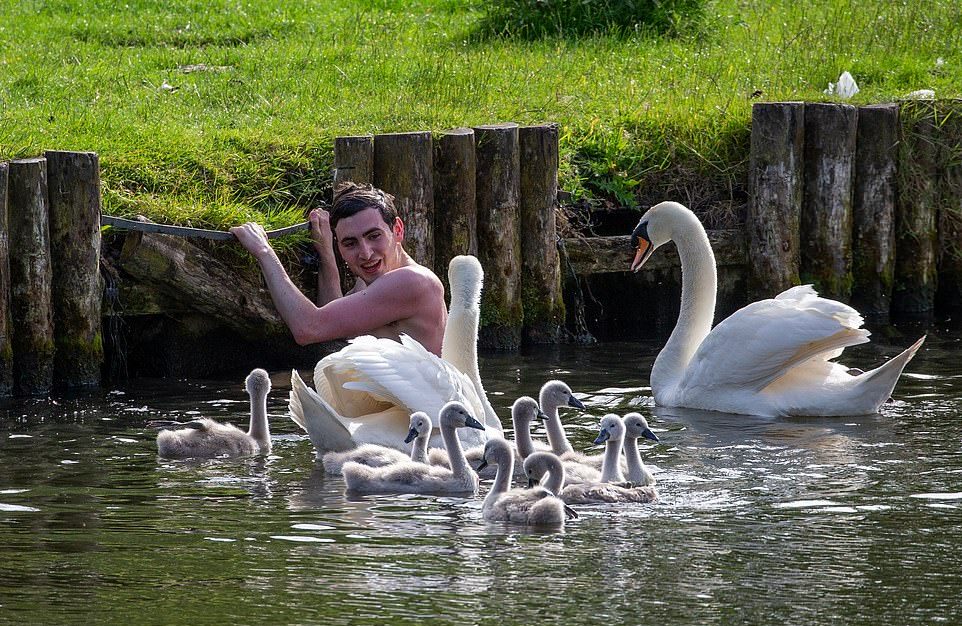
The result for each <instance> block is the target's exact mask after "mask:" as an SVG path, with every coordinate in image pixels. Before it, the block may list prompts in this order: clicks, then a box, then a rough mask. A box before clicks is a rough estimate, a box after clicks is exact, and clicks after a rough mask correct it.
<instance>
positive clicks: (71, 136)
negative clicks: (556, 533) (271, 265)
mask: <svg viewBox="0 0 962 626" xmlns="http://www.w3.org/2000/svg"><path fill="white" fill-rule="evenodd" d="M168 5H169V7H168ZM482 7H483V5H481V4H478V5H474V6H465V5H464V3H462V2H458V1H455V0H414V1H405V2H402V1H400V0H397V1H392V0H367V1H366V2H350V1H346V0H345V1H338V0H314V1H310V0H276V1H275V2H256V1H254V0H204V1H203V2H201V1H199V0H126V1H125V2H112V1H107V0H20V1H19V2H4V3H2V4H0V159H11V158H16V157H23V156H29V155H35V154H38V153H40V152H42V151H43V150H45V149H58V150H92V151H96V152H98V153H99V154H100V157H101V163H102V166H103V181H104V187H105V211H107V212H110V213H113V214H118V215H130V214H134V213H138V212H139V213H145V214H147V215H149V216H150V217H152V218H154V219H156V220H159V221H167V222H176V223H183V224H195V225H202V226H207V227H215V228H220V227H225V226H227V225H230V224H234V223H238V222H240V221H242V220H244V219H249V218H254V219H258V220H260V221H262V222H265V223H266V224H267V225H268V226H269V227H277V226H281V225H285V224H289V223H292V222H295V221H299V220H300V219H301V214H302V211H303V209H305V208H307V207H310V206H312V205H314V204H316V203H317V202H318V201H319V200H320V199H322V198H324V197H325V195H326V194H328V193H329V186H330V181H331V173H332V172H331V170H332V144H333V139H334V137H336V136H338V135H348V134H370V133H379V132H393V131H409V130H431V131H441V130H444V129H446V128H450V127H454V126H471V125H478V124H487V123H492V122H498V121H515V122H519V123H522V124H526V123H537V122H544V121H552V122H558V123H560V124H561V126H562V172H561V174H562V185H563V186H564V188H566V189H567V190H569V191H571V192H573V193H574V194H575V195H576V196H577V197H591V198H604V199H608V200H613V201H615V202H620V203H639V202H642V203H643V202H649V201H652V200H657V199H661V198H665V197H671V198H677V199H680V200H682V201H684V202H687V203H690V204H691V205H693V206H694V207H695V208H702V209H705V208H715V209H717V210H718V211H719V212H720V213H721V214H724V213H725V212H726V211H729V212H730V211H732V210H734V209H733V208H732V207H737V205H738V204H739V202H742V201H743V195H744V184H745V183H744V181H745V171H746V168H747V153H748V151H747V146H748V133H749V124H750V114H751V105H752V103H753V102H756V101H758V100H825V99H827V98H828V97H827V96H825V95H824V94H823V90H824V89H825V88H826V86H827V84H828V82H829V81H835V80H836V79H837V77H838V75H839V73H840V72H841V71H842V70H848V71H850V72H851V73H852V74H853V75H854V76H855V78H856V80H857V81H858V83H859V86H860V88H861V90H862V91H861V93H859V94H858V96H857V97H856V98H855V99H854V100H853V101H854V102H857V103H867V102H881V101H890V100H892V99H893V98H897V97H899V96H901V95H904V94H905V93H907V92H909V91H912V90H915V89H919V88H932V89H935V91H936V93H937V94H938V95H939V96H940V97H959V96H960V92H962V52H960V51H962V8H960V7H962V3H957V2H953V1H951V0H942V1H934V0H904V1H887V0H883V1H874V2H870V1H868V0H813V1H809V2H797V1H795V0H770V1H761V0H741V1H739V0H716V1H715V2H709V3H708V4H707V5H706V6H705V15H704V18H703V20H702V21H701V22H700V23H699V26H698V27H697V28H692V29H691V30H690V31H689V30H686V29H684V28H680V29H678V32H675V33H674V34H673V36H653V35H646V34H638V33H634V32H632V31H630V30H628V31H626V29H623V28H614V27H613V28H612V29H611V30H609V31H606V32H601V33H598V32H595V33H594V34H590V35H582V36H570V35H566V36H560V37H542V38H539V39H534V40H526V39H520V38H518V39H513V38H510V37H495V38H491V37H479V36H478V29H479V28H481V26H482V24H483V23H484V20H485V18H486V14H485V13H484V9H483V8H482ZM939 59H941V61H939ZM198 66H199V67H198ZM757 92H760V94H758V93H757ZM753 94H756V95H755V98H754V99H753Z"/></svg>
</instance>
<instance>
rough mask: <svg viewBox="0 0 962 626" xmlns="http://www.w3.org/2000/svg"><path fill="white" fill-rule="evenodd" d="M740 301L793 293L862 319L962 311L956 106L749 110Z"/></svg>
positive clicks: (960, 117) (961, 185)
mask: <svg viewBox="0 0 962 626" xmlns="http://www.w3.org/2000/svg"><path fill="white" fill-rule="evenodd" d="M750 159H751V164H750V171H749V181H748V183H749V194H750V197H749V202H748V219H747V224H746V226H747V229H748V242H749V251H748V254H749V259H750V263H749V267H748V270H749V271H748V278H749V291H750V293H749V296H750V297H751V298H753V299H754V298H758V297H767V296H770V295H771V294H772V293H775V292H777V291H779V290H781V289H784V288H787V287H790V286H792V285H796V284H798V283H799V282H800V281H802V282H814V283H815V284H816V286H817V287H818V289H819V291H820V293H821V294H822V295H825V296H828V297H831V298H837V299H840V300H843V301H845V302H850V303H852V304H853V305H854V306H855V308H857V309H858V310H859V311H861V312H862V313H863V314H864V315H865V316H866V317H867V318H868V319H870V320H871V321H874V322H881V323H886V322H888V320H889V318H890V315H895V316H899V317H905V316H912V317H918V318H926V317H930V316H931V315H932V314H933V312H934V311H935V310H936V308H937V306H938V307H942V308H944V309H946V310H950V309H958V308H959V307H960V306H962V101H934V100H919V101H906V102H902V103H893V104H880V105H870V106H861V107H855V106H852V105H848V104H828V103H825V104H813V103H801V102H789V103H774V104H756V105H755V106H754V108H753V111H752V134H751V157H750Z"/></svg>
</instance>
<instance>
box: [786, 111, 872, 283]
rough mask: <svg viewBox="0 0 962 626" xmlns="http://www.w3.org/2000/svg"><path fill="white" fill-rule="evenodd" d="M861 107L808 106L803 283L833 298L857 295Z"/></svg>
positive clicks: (806, 122) (801, 269)
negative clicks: (855, 198)
mask: <svg viewBox="0 0 962 626" xmlns="http://www.w3.org/2000/svg"><path fill="white" fill-rule="evenodd" d="M857 125H858V109H856V108H855V107H854V106H852V105H850V104H831V103H811V104H806V105H805V153H804V160H805V194H804V198H803V199H802V220H801V232H802V233H803V235H802V236H803V237H804V238H805V240H806V241H805V243H804V244H803V245H802V256H801V266H800V273H801V278H802V282H809V281H811V282H814V283H815V287H816V289H818V291H819V293H820V294H821V295H823V296H825V297H828V298H838V299H842V300H848V299H849V297H850V296H851V293H852V193H853V190H854V187H853V181H854V172H855V169H854V166H855V141H856V137H857V130H858V126H857Z"/></svg>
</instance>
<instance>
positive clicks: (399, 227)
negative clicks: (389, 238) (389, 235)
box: [394, 217, 404, 241]
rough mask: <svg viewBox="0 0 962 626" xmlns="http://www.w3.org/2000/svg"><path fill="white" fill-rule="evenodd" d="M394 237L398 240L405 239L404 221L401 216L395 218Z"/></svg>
mask: <svg viewBox="0 0 962 626" xmlns="http://www.w3.org/2000/svg"><path fill="white" fill-rule="evenodd" d="M394 238H395V239H397V240H398V241H404V222H402V221H401V218H400V217H395V218H394Z"/></svg>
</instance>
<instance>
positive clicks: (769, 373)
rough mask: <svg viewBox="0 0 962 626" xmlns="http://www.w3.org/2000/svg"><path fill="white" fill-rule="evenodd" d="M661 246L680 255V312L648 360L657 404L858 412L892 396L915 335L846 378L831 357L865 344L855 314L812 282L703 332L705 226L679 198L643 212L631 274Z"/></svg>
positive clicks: (708, 283)
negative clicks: (906, 345) (898, 351)
mask: <svg viewBox="0 0 962 626" xmlns="http://www.w3.org/2000/svg"><path fill="white" fill-rule="evenodd" d="M669 241H674V242H675V245H676V246H677V247H678V256H679V258H680V259H681V276H682V288H681V311H680V313H679V314H678V322H677V324H676V325H675V329H674V331H672V333H671V337H670V338H669V339H668V343H667V344H666V345H665V347H664V349H662V351H661V352H660V353H659V354H658V357H657V358H656V359H655V364H654V367H652V370H651V390H652V394H653V395H654V397H655V402H656V403H658V404H660V405H662V406H668V407H688V408H695V409H708V410H715V411H725V412H729V413H742V414H748V415H763V416H778V415H823V416H830V415H862V414H868V413H875V412H877V411H878V409H879V407H880V406H881V405H882V403H883V402H885V400H886V399H888V398H889V396H890V395H891V394H892V389H893V388H894V387H895V383H896V381H897V380H898V377H899V375H900V374H901V373H902V369H903V368H904V367H905V364H906V363H908V362H909V360H910V359H911V358H912V356H913V355H914V354H915V352H916V350H918V349H919V346H921V345H922V341H923V340H924V339H925V337H924V336H923V337H922V338H921V339H919V340H918V341H917V342H915V344H913V345H912V346H911V347H910V348H908V349H907V350H905V351H904V352H902V353H901V354H899V355H898V356H896V357H895V358H893V359H891V360H889V361H888V362H887V363H885V364H883V365H882V366H880V367H878V368H876V369H873V370H871V371H868V372H864V373H860V374H857V375H852V374H850V373H849V368H847V367H845V366H844V365H841V364H839V363H833V362H831V361H830V360H829V359H833V358H836V357H838V356H839V355H840V354H841V353H842V350H844V349H845V348H846V347H848V346H853V345H856V344H860V343H865V342H867V341H868V336H869V331H868V330H866V329H864V328H861V325H862V316H861V315H859V313H858V311H856V310H855V309H853V308H851V307H849V306H847V305H845V304H842V303H841V302H836V301H835V300H828V299H826V298H820V297H819V296H818V294H817V293H815V290H814V289H812V287H811V285H801V286H798V287H792V288H791V289H788V290H787V291H784V292H782V293H780V294H779V295H777V296H775V298H772V299H768V300H760V301H758V302H754V303H752V304H749V305H748V306H746V307H744V308H742V309H739V310H738V311H736V312H735V313H733V314H732V315H731V316H730V317H728V318H727V319H725V320H724V321H722V322H721V323H719V324H718V325H717V326H716V327H715V328H712V327H711V323H712V318H713V316H714V313H715V290H716V286H717V277H716V273H715V257H714V255H713V254H712V250H711V246H710V245H709V243H708V237H707V236H706V235H705V229H704V227H703V226H702V225H701V222H699V221H698V218H697V217H695V214H694V213H692V212H691V211H689V210H688V209H687V208H685V207H684V206H682V205H680V204H678V203H677V202H662V203H661V204H658V205H656V206H653V207H652V208H651V209H649V210H648V211H647V212H646V213H645V214H644V215H643V216H642V218H641V221H640V222H639V223H638V226H636V227H635V229H634V231H633V232H632V234H631V242H632V246H633V247H635V248H637V251H636V253H635V257H634V260H633V261H632V263H631V270H632V271H635V272H637V271H638V270H639V269H640V268H641V266H642V265H644V263H645V261H647V260H648V258H649V257H650V256H651V254H652V252H653V251H654V250H655V249H656V248H658V246H661V245H663V244H665V243H667V242H669Z"/></svg>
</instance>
